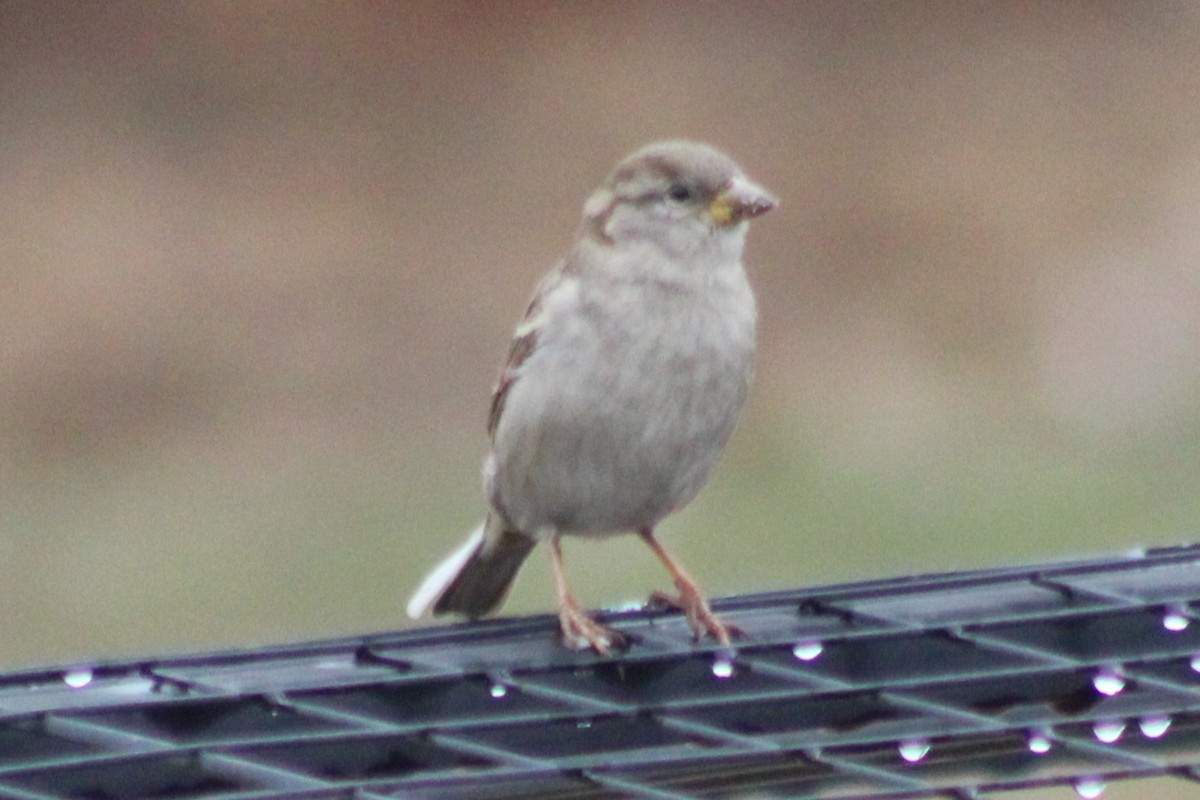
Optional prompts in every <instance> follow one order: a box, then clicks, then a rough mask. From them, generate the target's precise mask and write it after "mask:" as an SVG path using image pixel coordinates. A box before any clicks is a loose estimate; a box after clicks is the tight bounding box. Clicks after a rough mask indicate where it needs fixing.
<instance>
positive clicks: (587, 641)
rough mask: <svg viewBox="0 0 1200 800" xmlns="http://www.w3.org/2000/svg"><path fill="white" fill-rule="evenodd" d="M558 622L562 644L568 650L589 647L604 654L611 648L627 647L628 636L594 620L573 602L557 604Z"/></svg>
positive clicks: (620, 648)
mask: <svg viewBox="0 0 1200 800" xmlns="http://www.w3.org/2000/svg"><path fill="white" fill-rule="evenodd" d="M558 624H559V626H560V627H561V629H562V641H563V645H565V646H566V647H567V648H568V649H570V650H587V649H588V648H591V649H592V650H595V651H596V653H598V654H599V655H602V656H604V655H608V653H609V651H611V650H625V649H627V648H628V647H629V637H627V636H626V635H625V634H623V633H619V632H617V631H615V630H613V629H612V628H606V627H604V626H603V625H601V624H600V623H599V622H596V620H594V619H592V618H591V617H589V616H588V615H587V614H586V613H585V612H584V611H583V610H582V609H580V608H579V606H577V605H576V604H575V603H574V602H566V603H560V604H559V607H558Z"/></svg>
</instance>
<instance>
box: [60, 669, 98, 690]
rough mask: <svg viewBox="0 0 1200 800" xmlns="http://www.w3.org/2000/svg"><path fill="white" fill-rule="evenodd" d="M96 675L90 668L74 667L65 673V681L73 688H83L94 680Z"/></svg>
mask: <svg viewBox="0 0 1200 800" xmlns="http://www.w3.org/2000/svg"><path fill="white" fill-rule="evenodd" d="M93 677H95V676H94V675H93V674H92V671H91V670H90V669H73V670H71V671H70V672H68V673H67V674H66V675H63V683H65V684H66V685H67V686H70V687H71V688H72V689H82V688H83V687H85V686H87V685H88V684H89V683H91V682H92V678H93Z"/></svg>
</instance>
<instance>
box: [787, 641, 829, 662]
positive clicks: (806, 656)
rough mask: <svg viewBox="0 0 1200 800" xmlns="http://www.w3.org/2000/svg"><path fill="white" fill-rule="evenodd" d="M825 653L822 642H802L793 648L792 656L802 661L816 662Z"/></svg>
mask: <svg viewBox="0 0 1200 800" xmlns="http://www.w3.org/2000/svg"><path fill="white" fill-rule="evenodd" d="M824 652H825V645H823V644H821V643H820V642H800V643H799V644H797V645H796V646H795V647H793V648H792V655H794V656H795V657H796V658H798V659H800V660H801V661H815V660H816V659H817V658H818V657H819V656H820V655H821V653H824Z"/></svg>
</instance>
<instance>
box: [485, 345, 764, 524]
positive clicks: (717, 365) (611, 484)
mask: <svg viewBox="0 0 1200 800" xmlns="http://www.w3.org/2000/svg"><path fill="white" fill-rule="evenodd" d="M612 355H613V354H611V353H610V354H609V356H610V357H609V358H604V359H600V360H599V363H603V364H605V365H611V366H610V367H608V368H605V369H600V370H596V371H594V372H591V373H585V374H581V373H579V371H578V370H570V369H563V370H559V369H556V368H550V369H546V370H545V374H557V375H562V374H572V373H573V374H575V375H576V380H575V381H574V382H572V383H571V384H562V383H560V384H558V385H554V386H540V387H539V386H534V385H531V384H526V385H524V386H521V385H520V384H518V385H517V386H516V387H514V389H516V390H525V391H528V392H534V391H539V392H544V394H543V395H542V400H541V402H540V408H539V412H538V415H537V417H536V418H529V417H525V416H523V415H522V414H521V413H520V407H521V406H522V405H523V403H522V398H521V397H520V396H519V395H514V396H513V397H510V399H509V405H508V406H507V409H506V416H510V417H512V419H511V422H512V424H513V426H515V428H516V429H510V430H508V431H504V432H502V433H501V435H509V436H511V437H512V438H511V439H510V440H509V444H510V445H511V444H513V443H514V442H515V443H516V446H508V447H505V448H497V451H498V452H504V453H505V454H506V457H505V458H504V460H503V461H500V460H497V459H496V457H495V456H493V457H492V461H491V466H490V471H491V472H492V478H491V480H490V484H491V485H490V487H489V489H490V491H489V494H490V496H491V499H492V501H493V505H495V506H496V507H497V508H498V509H500V510H501V511H502V513H503V514H504V515H505V516H506V517H507V518H508V519H509V520H510V522H511V523H512V524H514V525H516V526H517V527H519V528H520V529H521V530H524V531H528V532H530V533H536V532H537V531H539V530H542V529H547V528H548V529H552V530H554V531H557V532H563V533H576V534H584V535H605V534H610V533H617V532H621V531H630V530H638V529H641V528H649V527H653V526H654V525H655V524H657V523H658V521H659V520H661V519H662V518H663V517H665V516H667V514H669V513H671V512H672V511H674V510H677V509H678V508H680V507H682V506H684V505H686V504H687V503H688V502H690V501H691V500H692V498H693V497H695V495H696V493H697V492H698V491H699V489H700V487H701V486H702V485H703V483H704V481H705V479H706V478H707V475H708V472H709V469H710V467H711V466H712V463H713V462H714V460H715V459H716V457H717V455H718V454H719V452H720V450H721V448H722V447H723V446H724V444H725V442H726V440H727V439H728V437H729V435H730V433H731V431H732V429H733V426H734V423H735V421H736V419H737V415H738V412H739V411H740V408H741V406H742V403H743V401H744V399H745V396H746V392H747V389H748V383H749V359H750V357H749V356H748V355H747V357H746V358H732V359H731V358H725V359H720V360H718V359H713V358H711V357H709V355H708V354H706V353H703V352H699V351H696V350H693V349H688V350H687V351H685V352H675V353H670V352H663V351H662V350H661V349H660V350H657V351H656V350H653V349H652V348H651V349H634V350H632V351H630V352H625V353H620V354H617V357H616V358H613V357H611V356H612ZM558 356H559V357H569V354H568V353H565V352H564V353H560V354H558ZM684 362H686V363H684ZM652 376H657V377H652ZM514 406H515V407H516V408H514ZM513 411H517V413H516V414H513V413H512V412H513Z"/></svg>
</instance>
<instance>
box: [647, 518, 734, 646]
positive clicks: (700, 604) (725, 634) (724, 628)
mask: <svg viewBox="0 0 1200 800" xmlns="http://www.w3.org/2000/svg"><path fill="white" fill-rule="evenodd" d="M638 535H639V536H641V537H642V541H644V542H645V543H646V544H647V545H649V546H650V549H651V550H653V551H654V554H655V555H656V556H658V559H659V560H660V561H662V563H663V566H665V567H666V568H667V572H669V573H671V579H672V580H673V581H675V588H676V589H678V590H679V596H678V597H672V596H670V595H668V594H665V593H663V592H655V593H654V594H652V595H651V596H650V602H651V603H661V604H666V605H667V606H670V607H673V608H678V609H679V610H681V611H683V613H684V614H685V615H686V616H687V621H688V625H690V626H691V628H692V633H693V634H694V635H695V637H696V640H697V641H699V639H700V637H702V636H703V635H704V634H705V633H707V634H708V635H710V636H712V637H713V638H714V639H716V640H717V641H718V642H720V643H721V644H722V645H723V646H725V647H728V646H729V645H730V643H731V642H732V640H733V639H734V638H735V637H738V636H741V635H742V631H741V629H739V628H738V627H737V626H736V625H731V624H729V623H728V622H724V621H722V620H721V618H720V617H718V616H717V615H716V614H714V613H713V612H712V609H711V608H709V606H708V601H707V600H705V599H704V595H703V594H701V593H700V587H698V586H696V582H695V581H694V580H692V577H691V576H690V575H688V574H687V572H686V571H685V570H684V568H683V567H682V566H680V564H679V563H678V562H677V561H675V559H673V558H671V556H670V554H669V553H667V551H666V550H664V549H663V546H662V545H661V544H659V542H658V539H656V538H655V537H654V530H653V529H651V528H644V529H642V530H640V531H638Z"/></svg>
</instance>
